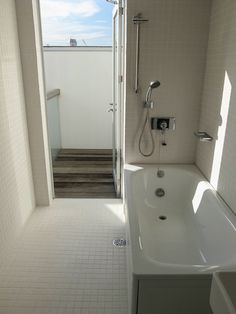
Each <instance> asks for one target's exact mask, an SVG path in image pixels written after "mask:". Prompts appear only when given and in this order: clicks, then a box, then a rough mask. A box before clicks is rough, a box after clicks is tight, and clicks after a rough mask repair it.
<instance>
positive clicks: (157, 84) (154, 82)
mask: <svg viewBox="0 0 236 314" xmlns="http://www.w3.org/2000/svg"><path fill="white" fill-rule="evenodd" d="M160 85H161V83H160V82H159V81H152V82H150V84H149V87H150V88H151V89H153V88H157V87H159V86H160Z"/></svg>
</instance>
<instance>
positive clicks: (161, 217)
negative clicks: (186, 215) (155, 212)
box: [158, 216, 167, 220]
mask: <svg viewBox="0 0 236 314" xmlns="http://www.w3.org/2000/svg"><path fill="white" fill-rule="evenodd" d="M158 218H159V219H160V220H166V219H167V217H166V216H159V217H158Z"/></svg>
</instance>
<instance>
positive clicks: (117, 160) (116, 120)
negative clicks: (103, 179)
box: [112, 1, 123, 196]
mask: <svg viewBox="0 0 236 314" xmlns="http://www.w3.org/2000/svg"><path fill="white" fill-rule="evenodd" d="M122 46H123V8H122V2H121V1H118V3H117V4H116V5H115V7H114V11H113V87H112V105H113V111H112V116H113V118H112V132H113V177H114V183H115V189H116V193H117V196H120V192H121V107H122V102H123V47H122Z"/></svg>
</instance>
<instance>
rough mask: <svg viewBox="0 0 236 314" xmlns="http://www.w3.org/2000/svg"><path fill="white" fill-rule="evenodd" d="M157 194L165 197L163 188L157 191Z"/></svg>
mask: <svg viewBox="0 0 236 314" xmlns="http://www.w3.org/2000/svg"><path fill="white" fill-rule="evenodd" d="M155 194H156V196H158V197H162V196H164V195H165V191H164V190H163V189H162V188H159V189H156V191H155Z"/></svg>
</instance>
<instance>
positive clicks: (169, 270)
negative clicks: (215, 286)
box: [125, 165, 236, 314]
mask: <svg viewBox="0 0 236 314" xmlns="http://www.w3.org/2000/svg"><path fill="white" fill-rule="evenodd" d="M159 169H161V170H163V171H164V176H163V177H161V178H160V177H158V176H157V171H158V166H154V165H150V166H148V165H145V166H144V165H126V167H125V199H126V209H127V220H128V232H127V237H128V244H129V245H128V252H129V254H128V256H129V268H130V286H131V288H130V289H132V290H133V291H131V292H132V294H133V296H132V298H133V300H132V302H131V303H133V307H132V308H133V310H132V311H131V312H132V313H136V312H138V313H140V314H141V313H145V312H144V310H145V306H144V305H142V304H145V303H146V304H149V305H150V304H151V303H152V302H154V303H153V306H154V305H155V300H152V298H151V299H150V293H151V291H154V290H155V287H153V286H152V288H151V287H150V282H149V283H148V280H149V281H150V280H152V281H151V285H153V284H154V281H153V280H154V279H155V278H156V279H158V278H159V280H157V282H156V283H155V284H154V286H156V288H157V287H159V284H160V278H162V279H164V277H163V276H167V277H166V278H165V279H166V280H167V278H169V279H170V278H171V279H172V280H174V281H172V283H174V285H176V278H178V279H179V280H180V281H178V283H179V285H178V284H177V287H178V288H177V289H180V290H181V287H186V280H188V281H187V282H188V283H190V281H191V284H192V286H193V287H192V288H193V290H194V289H195V287H197V288H198V290H197V291H198V292H199V291H201V292H202V293H203V298H200V299H199V300H197V298H196V301H197V303H200V302H203V303H204V302H205V303H206V302H207V306H206V304H205V305H204V306H203V307H202V308H200V309H199V308H197V304H195V306H194V307H193V308H192V309H190V308H188V306H187V305H186V313H195V311H194V310H196V313H197V312H198V313H201V314H202V313H211V312H210V309H209V308H207V307H208V299H207V298H208V295H209V287H210V274H211V273H212V272H213V271H215V270H218V269H219V268H221V269H222V268H229V267H230V268H231V269H232V268H234V267H235V265H236V216H235V215H234V214H233V213H232V212H231V210H230V209H229V208H228V207H227V206H226V204H225V203H224V202H223V201H222V200H221V199H220V198H219V197H218V195H217V194H216V192H215V191H214V190H213V188H212V187H211V185H210V184H209V183H208V182H207V181H206V179H205V178H204V177H203V176H202V174H201V173H200V172H199V171H198V170H197V168H196V167H195V166H192V165H183V166H180V165H178V166H175V165H161V166H159ZM158 188H162V189H163V190H164V192H165V195H164V196H163V197H158V196H156V194H155V191H156V190H157V189H158ZM160 218H166V219H165V220H161V219H160ZM193 279H194V280H195V281H193ZM166 280H164V281H163V282H162V286H163V285H165V284H166V282H167V281H166ZM189 280H190V281H189ZM196 280H197V281H196ZM201 285H202V290H201V287H200V286H201ZM170 286H171V284H170V285H168V287H170ZM144 287H146V288H145V289H146V290H145V289H144ZM147 287H150V291H148V289H147ZM159 288H160V287H159ZM159 288H158V289H159ZM140 289H141V291H142V298H143V295H144V294H145V291H146V294H147V297H144V298H143V299H144V300H142V302H141V303H142V304H141V305H140V306H139V307H138V309H137V304H139V303H140V295H139V296H138V294H140ZM204 289H205V290H204ZM136 290H137V291H136ZM162 290H163V289H162ZM185 290H186V289H185ZM187 290H189V291H190V290H191V289H190V288H188V289H187ZM203 290H204V291H203ZM158 291H159V290H158ZM158 293H159V295H160V291H159V292H158ZM191 293H193V291H192V292H191ZM198 294H199V293H198ZM184 295H185V299H186V291H185V294H183V297H184ZM154 296H155V294H154ZM163 297H164V296H162V298H163ZM178 299H181V297H178ZM193 299H194V296H193ZM203 299H205V300H204V301H203ZM137 300H138V301H137ZM189 300H190V297H189ZM176 302H177V301H176ZM182 302H183V300H182ZM134 303H136V305H134ZM165 303H166V302H165ZM177 303H178V302H177ZM190 303H191V302H190ZM159 304H160V300H159V301H158V306H159ZM173 304H174V303H173ZM182 304H183V303H182ZM176 306H177V305H176V304H175V305H174V307H173V309H174V308H175V311H173V313H178V312H176ZM142 309H143V310H142ZM200 311H201V312H200ZM165 312H166V313H172V312H171V309H170V310H168V309H164V308H163V309H162V312H160V313H161V314H162V313H163V314H165ZM148 313H159V312H156V310H153V312H151V310H150V311H149V312H148ZM181 313H185V311H182V312H181Z"/></svg>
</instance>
